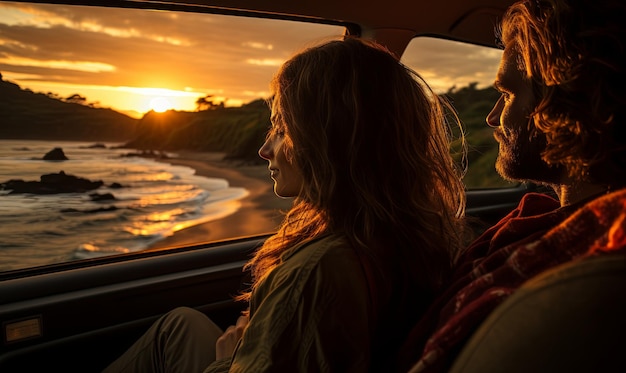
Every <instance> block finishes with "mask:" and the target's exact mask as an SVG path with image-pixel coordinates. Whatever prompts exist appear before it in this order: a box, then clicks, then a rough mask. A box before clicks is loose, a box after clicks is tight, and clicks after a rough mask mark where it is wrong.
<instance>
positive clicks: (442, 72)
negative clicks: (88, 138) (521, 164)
mask: <svg viewBox="0 0 626 373" xmlns="http://www.w3.org/2000/svg"><path fill="white" fill-rule="evenodd" d="M342 33H343V28H342V27H340V26H329V25H321V24H305V23H300V22H291V21H277V20H266V19H254V18H243V17H232V16H222V15H211V14H193V13H177V12H161V11H149V10H135V9H119V8H94V7H81V6H61V5H44V4H24V3H11V2H2V3H0V73H2V77H3V79H4V80H7V81H12V82H14V83H16V84H18V85H20V86H21V87H22V88H28V89H30V90H32V91H34V92H42V93H51V94H54V95H56V96H58V97H62V98H64V97H69V96H70V95H73V94H76V93H78V94H80V95H81V96H83V97H85V98H86V99H87V102H88V103H91V104H93V105H94V106H97V107H108V108H112V109H114V110H117V111H120V112H123V113H126V114H128V115H130V116H133V117H137V118H139V117H141V116H142V115H143V114H144V113H145V112H147V111H149V110H155V111H165V110H169V109H175V110H184V111H194V110H196V108H197V105H196V100H197V99H198V98H200V97H205V96H207V95H210V96H211V98H212V99H213V100H214V102H216V103H219V102H224V104H225V106H240V105H242V104H244V103H247V102H250V101H253V100H255V99H259V98H267V96H268V94H269V93H268V84H269V82H270V80H271V78H272V76H273V74H274V73H275V72H276V70H277V69H278V67H279V66H280V65H281V64H282V63H283V62H284V61H285V60H286V59H288V58H289V57H290V56H291V55H292V54H293V53H294V52H297V51H298V50H300V49H302V48H304V47H306V46H307V45H309V44H311V43H314V42H316V41H318V40H322V39H327V38H329V37H337V36H339V35H341V34H342ZM500 55H501V52H500V51H498V50H493V49H487V48H480V50H475V48H474V49H472V48H470V47H469V46H464V45H461V44H459V43H452V42H442V41H437V42H434V41H433V40H428V39H425V40H424V39H422V40H417V39H416V41H415V43H411V45H410V47H409V50H408V51H407V53H405V56H403V61H404V62H405V63H406V64H407V65H409V66H411V67H413V68H414V69H416V70H417V71H418V72H419V73H420V74H421V75H422V76H423V77H424V78H425V79H426V81H427V82H428V83H429V84H430V85H431V86H433V88H435V90H439V91H443V90H447V89H448V88H450V87H452V86H453V85H457V86H464V85H467V84H468V83H470V82H479V83H480V85H483V86H484V85H488V84H491V82H492V81H493V77H494V73H495V71H496V69H497V65H498V62H499V59H500ZM472 56H476V57H480V58H475V59H473V58H472ZM459 58H463V61H464V63H463V64H459V63H458V61H459ZM446 61H448V62H449V63H446ZM486 61H487V63H486ZM489 61H490V62H489ZM459 65H462V66H459ZM461 69H464V70H461Z"/></svg>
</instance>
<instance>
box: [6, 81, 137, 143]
mask: <svg viewBox="0 0 626 373" xmlns="http://www.w3.org/2000/svg"><path fill="white" fill-rule="evenodd" d="M1 79H2V75H0V139H34V140H35V139H36V140H72V141H113V142H118V141H126V140H128V139H129V138H130V137H131V136H132V134H133V133H134V132H135V125H136V124H137V120H136V119H133V118H130V117H128V116H126V115H124V114H120V113H118V112H116V111H113V110H111V109H103V108H93V107H90V106H86V105H83V104H81V102H84V100H82V101H81V100H79V98H81V97H80V96H78V95H74V96H70V97H69V98H68V100H67V101H62V100H61V99H59V98H57V97H55V96H53V95H52V94H43V93H33V92H31V91H29V90H23V89H21V88H20V87H19V86H18V85H17V84H14V83H11V82H7V81H3V80H1Z"/></svg>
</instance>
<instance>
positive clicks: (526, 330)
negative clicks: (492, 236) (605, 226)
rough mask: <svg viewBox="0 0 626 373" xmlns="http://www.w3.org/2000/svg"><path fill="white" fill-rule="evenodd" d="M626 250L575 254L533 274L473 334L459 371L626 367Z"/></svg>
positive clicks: (607, 369)
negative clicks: (584, 256) (576, 256)
mask: <svg viewBox="0 0 626 373" xmlns="http://www.w3.org/2000/svg"><path fill="white" fill-rule="evenodd" d="M625 352H626V256H625V255H622V254H606V255H601V256H597V257H593V258H589V259H584V260H578V261H574V262H570V263H567V264H564V265H561V266H558V267H555V268H553V269H551V270H548V271H546V272H544V273H542V274H540V275H538V276H536V277H534V278H533V279H531V280H529V281H528V282H526V283H525V284H524V285H523V286H522V287H520V289H519V290H518V291H516V292H515V293H514V294H513V295H512V296H511V297H510V298H508V299H507V300H506V301H505V302H503V303H502V304H501V305H500V306H499V307H498V308H496V309H495V310H494V311H493V312H492V313H491V314H490V315H489V317H488V318H487V319H486V320H485V321H484V322H483V324H482V325H481V326H480V327H479V328H478V330H477V331H476V332H475V333H474V334H473V335H472V337H471V338H470V340H469V341H468V343H467V344H466V345H465V347H464V348H463V349H462V351H461V353H460V355H459V357H458V358H457V359H456V361H455V362H454V364H453V366H452V369H451V371H450V372H451V373H461V372H463V373H468V372H480V373H489V372H506V373H513V372H524V373H528V372H533V373H534V372H537V373H541V372H626V354H625Z"/></svg>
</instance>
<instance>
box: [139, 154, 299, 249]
mask: <svg viewBox="0 0 626 373" xmlns="http://www.w3.org/2000/svg"><path fill="white" fill-rule="evenodd" d="M177 155H178V156H177V157H176V158H169V159H163V160H161V161H162V162H165V163H170V164H173V165H183V166H187V167H190V168H193V169H194V170H196V175H199V176H206V177H215V178H222V179H226V180H228V182H229V184H230V186H232V187H242V188H245V189H247V190H248V193H249V194H248V195H247V196H246V197H244V198H243V199H241V200H239V201H238V202H239V203H240V207H239V209H238V210H237V211H236V212H235V213H233V214H231V215H228V216H226V217H224V218H221V219H219V220H215V221H210V222H207V223H203V224H200V225H196V226H193V227H189V228H186V229H182V230H180V231H177V232H176V233H175V234H174V235H172V236H170V237H167V238H165V239H164V240H162V241H159V242H157V243H156V244H154V245H153V246H152V247H150V249H159V248H166V247H175V246H183V245H190V244H198V243H203V242H210V241H218V240H223V239H227V238H234V237H241V236H249V235H254V234H264V233H272V232H274V231H275V230H276V228H277V227H278V224H280V221H281V220H282V217H283V214H282V213H281V211H286V210H288V209H289V208H290V207H291V203H292V200H291V199H282V198H279V197H277V196H276V195H275V194H274V192H273V185H274V184H273V181H272V179H271V178H270V176H269V171H268V170H267V165H256V166H248V165H237V163H236V162H230V161H224V160H223V154H220V153H202V152H179V153H177Z"/></svg>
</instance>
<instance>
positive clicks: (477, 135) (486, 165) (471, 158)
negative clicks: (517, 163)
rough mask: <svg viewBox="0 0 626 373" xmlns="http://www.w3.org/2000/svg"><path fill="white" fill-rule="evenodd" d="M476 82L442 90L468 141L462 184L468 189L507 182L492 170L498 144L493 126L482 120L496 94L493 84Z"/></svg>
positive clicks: (507, 183)
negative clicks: (480, 84)
mask: <svg viewBox="0 0 626 373" xmlns="http://www.w3.org/2000/svg"><path fill="white" fill-rule="evenodd" d="M476 86H477V84H476V83H472V84H470V85H468V86H467V87H463V88H460V89H455V88H452V89H450V90H449V91H448V92H447V93H446V94H445V96H446V98H447V99H448V100H449V101H450V103H452V105H453V106H454V108H455V109H456V110H457V114H458V116H459V118H460V119H461V122H462V124H463V127H464V129H465V138H466V141H467V144H468V154H467V161H468V170H467V174H466V176H465V179H464V181H465V185H467V187H468V188H471V189H474V188H493V187H505V186H511V183H509V182H507V181H505V180H504V179H502V178H501V177H500V175H498V173H497V172H496V170H495V162H496V157H497V155H498V144H497V143H496V141H495V139H494V138H493V129H492V128H490V127H489V126H488V125H487V123H486V121H485V119H486V117H487V114H488V113H489V112H490V111H491V109H492V108H493V105H494V104H495V102H496V101H497V100H498V98H499V97H500V94H499V93H498V91H496V90H495V89H494V88H493V87H487V88H483V89H477V88H476ZM453 148H454V146H453Z"/></svg>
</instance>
